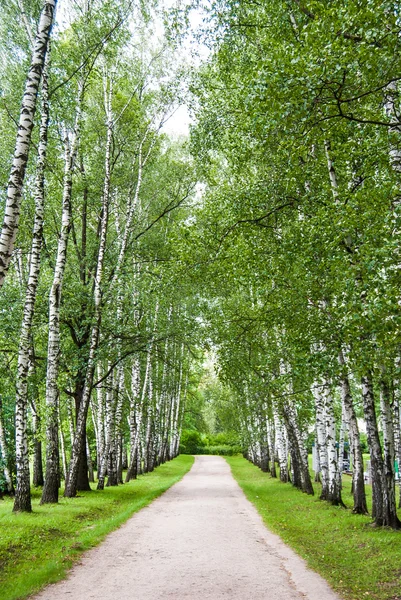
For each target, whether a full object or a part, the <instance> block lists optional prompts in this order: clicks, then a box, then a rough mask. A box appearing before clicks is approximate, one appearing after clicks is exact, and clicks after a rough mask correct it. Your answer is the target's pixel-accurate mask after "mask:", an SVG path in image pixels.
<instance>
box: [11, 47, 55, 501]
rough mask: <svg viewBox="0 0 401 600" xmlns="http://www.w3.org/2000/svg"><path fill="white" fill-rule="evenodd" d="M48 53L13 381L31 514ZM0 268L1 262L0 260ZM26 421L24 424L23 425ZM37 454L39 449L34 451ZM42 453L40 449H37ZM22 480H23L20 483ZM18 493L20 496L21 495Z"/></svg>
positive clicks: (21, 472)
mask: <svg viewBox="0 0 401 600" xmlns="http://www.w3.org/2000/svg"><path fill="white" fill-rule="evenodd" d="M48 57H49V54H47V59H46V60H45V65H44V69H43V83H42V102H41V122H40V131H39V147H38V160H37V167H36V179H35V219H34V227H33V237H32V247H31V255H30V265H29V275H28V283H27V287H26V291H25V303H24V312H23V319H22V324H21V332H20V342H19V348H18V365H17V378H16V405H15V421H16V463H17V489H16V494H15V505H14V510H18V511H26V512H30V511H31V510H32V506H31V500H30V492H29V498H28V491H27V490H28V488H30V475H29V456H28V440H27V439H26V435H27V433H26V432H27V425H26V419H27V407H28V373H29V365H30V356H29V355H30V351H31V348H32V343H31V340H32V321H33V316H34V311H35V301H36V292H37V288H38V283H39V273H40V255H41V250H42V238H43V216H44V201H45V192H44V178H45V163H46V152H47V132H48V125H49V101H48V68H49V58H48ZM0 265H1V259H0ZM0 268H1V266H0ZM24 421H25V423H24ZM36 449H37V451H38V450H39V448H38V447H37V448H36ZM40 450H41V448H40ZM22 479H24V481H23V480H22ZM20 494H22V495H21V496H20Z"/></svg>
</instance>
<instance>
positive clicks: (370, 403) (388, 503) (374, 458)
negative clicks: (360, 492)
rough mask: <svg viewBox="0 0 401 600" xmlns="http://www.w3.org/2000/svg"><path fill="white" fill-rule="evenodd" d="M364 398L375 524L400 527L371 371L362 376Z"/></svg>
mask: <svg viewBox="0 0 401 600" xmlns="http://www.w3.org/2000/svg"><path fill="white" fill-rule="evenodd" d="M362 399H363V409H364V414H365V420H366V431H367V436H368V443H369V450H370V462H371V473H372V503H373V507H372V517H373V519H374V524H375V525H377V526H380V527H381V526H383V525H388V526H389V527H393V528H394V529H399V527H400V522H399V520H398V517H397V513H396V507H395V498H394V502H393V501H392V495H391V494H389V488H388V487H387V482H386V477H387V473H386V470H387V469H388V468H390V469H391V467H389V465H387V464H386V465H385V463H384V460H383V456H382V449H381V445H380V438H379V432H378V428H377V419H376V410H375V403H374V392H373V381H372V374H371V372H370V371H368V372H367V374H366V375H365V376H364V377H363V378H362ZM386 418H387V417H386ZM386 435H387V434H386ZM386 443H388V442H386ZM390 485H391V483H390Z"/></svg>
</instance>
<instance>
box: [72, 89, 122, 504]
mask: <svg viewBox="0 0 401 600" xmlns="http://www.w3.org/2000/svg"><path fill="white" fill-rule="evenodd" d="M106 88H107V86H106ZM111 98H112V87H111V82H109V89H108V91H107V89H105V108H106V117H107V140H106V150H105V175H104V186H103V201H102V213H101V222H100V241H99V250H98V255H97V265H96V272H95V276H94V287H93V299H94V315H93V324H92V328H91V335H90V343H89V353H88V360H87V365H86V377H85V386H84V391H83V394H82V401H81V404H80V407H79V412H78V415H77V426H76V431H75V438H74V444H73V446H72V451H71V461H70V472H69V476H68V485H67V486H66V489H65V492H64V496H66V497H67V498H73V497H74V496H75V495H76V493H77V489H78V488H77V484H78V474H79V460H80V456H81V455H82V452H84V453H85V456H86V452H85V439H86V418H87V414H88V408H89V402H90V397H91V392H92V385H93V377H94V373H95V366H96V363H95V360H96V352H97V349H98V345H99V337H100V326H101V320H102V283H103V275H104V260H105V254H106V242H107V230H108V223H109V204H110V186H111V144H112V137H113V115H112V111H111Z"/></svg>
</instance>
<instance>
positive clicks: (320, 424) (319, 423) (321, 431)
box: [313, 386, 329, 500]
mask: <svg viewBox="0 0 401 600" xmlns="http://www.w3.org/2000/svg"><path fill="white" fill-rule="evenodd" d="M313 396H314V398H315V411H316V436H317V439H316V446H317V452H318V454H319V464H320V474H321V479H322V491H321V494H320V499H321V500H328V499H329V458H328V453H327V446H326V412H325V402H324V397H323V395H322V393H321V387H317V386H315V387H314V388H313Z"/></svg>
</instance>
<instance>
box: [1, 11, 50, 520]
mask: <svg viewBox="0 0 401 600" xmlns="http://www.w3.org/2000/svg"><path fill="white" fill-rule="evenodd" d="M55 8H56V0H47V1H46V2H45V4H44V7H43V10H42V13H41V15H40V19H39V24H38V29H37V33H36V36H35V42H34V47H33V51H32V58H31V64H30V68H29V72H28V75H27V79H26V83H25V90H24V95H23V99H22V105H21V110H20V117H19V123H18V132H17V139H16V145H15V151H14V157H13V162H12V166H11V173H10V179H9V182H8V186H7V200H6V208H5V214H4V221H3V226H2V229H1V233H0V287H2V285H3V283H4V280H5V277H6V275H7V271H8V268H9V265H10V259H11V255H12V252H13V249H14V243H15V238H16V235H17V229H18V222H19V214H20V205H21V197H22V189H23V185H24V180H25V171H26V165H27V163H28V156H29V150H30V146H31V137H32V129H33V125H34V117H35V111H36V103H37V96H38V91H39V86H40V81H41V78H42V72H43V68H44V64H45V59H46V53H47V47H48V42H49V38H50V32H51V28H52V24H53V19H54V12H55ZM17 510H18V509H17Z"/></svg>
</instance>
